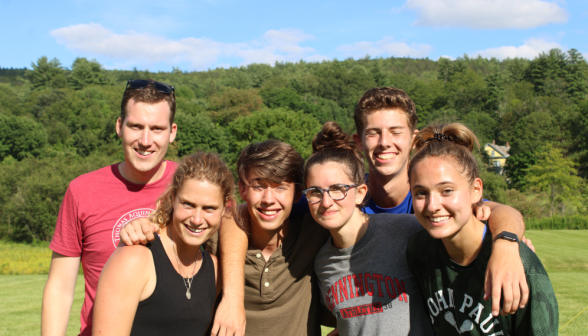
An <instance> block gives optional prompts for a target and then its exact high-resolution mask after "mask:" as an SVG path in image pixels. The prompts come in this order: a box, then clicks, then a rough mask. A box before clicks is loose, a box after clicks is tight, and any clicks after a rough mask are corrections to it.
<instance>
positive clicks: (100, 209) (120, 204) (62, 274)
mask: <svg viewBox="0 0 588 336" xmlns="http://www.w3.org/2000/svg"><path fill="white" fill-rule="evenodd" d="M175 110H176V102H175V96H174V88H173V87H172V86H170V85H168V84H165V83H160V82H155V81H151V80H133V81H129V82H128V83H127V87H126V89H125V92H124V94H123V99H122V102H121V115H120V117H119V118H118V120H117V121H116V132H117V134H118V136H119V137H120V138H121V142H122V145H123V151H124V157H125V160H124V161H123V162H120V163H117V164H113V165H111V166H108V167H104V168H101V169H99V170H96V171H93V172H90V173H87V174H84V175H81V176H79V177H78V178H76V179H75V180H73V181H72V182H71V183H70V185H69V187H68V189H67V192H66V194H65V197H64V199H63V202H62V204H61V209H60V211H59V215H58V217H57V224H56V228H55V233H54V235H53V240H52V241H51V245H50V248H51V249H52V250H53V255H52V257H51V267H50V270H49V277H48V279H47V283H46V285H45V290H44V293H43V308H42V315H41V333H42V335H60V336H61V335H65V333H66V330H67V324H68V321H69V314H70V311H71V306H72V302H73V298H74V289H75V284H76V280H77V275H78V271H79V267H80V262H81V264H82V268H83V270H84V279H85V299H84V305H83V306H82V314H81V335H91V334H92V307H93V303H94V297H95V295H96V287H97V283H98V278H99V276H100V272H101V270H102V267H103V266H104V264H105V263H106V261H107V260H108V258H109V257H110V255H111V254H112V252H114V249H115V248H116V246H117V245H118V243H119V240H120V237H119V233H120V229H121V227H122V226H123V225H125V224H126V223H127V222H129V221H131V220H132V219H135V218H140V217H147V216H148V215H149V214H150V213H151V211H153V209H155V202H156V200H157V199H158V197H159V196H160V195H161V194H162V193H163V191H164V190H165V188H166V187H167V185H168V183H169V182H170V179H171V177H172V175H173V172H174V170H175V168H176V164H175V163H174V162H171V161H165V160H164V157H165V154H166V152H167V148H168V146H169V144H170V143H172V142H173V141H174V138H175V136H176V131H177V126H176V124H174V122H173V121H174V115H175Z"/></svg>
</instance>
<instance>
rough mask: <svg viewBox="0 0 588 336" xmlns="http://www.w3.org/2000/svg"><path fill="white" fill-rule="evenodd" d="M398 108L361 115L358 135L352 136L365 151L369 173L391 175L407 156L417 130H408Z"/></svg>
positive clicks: (400, 166) (394, 173) (399, 170)
mask: <svg viewBox="0 0 588 336" xmlns="http://www.w3.org/2000/svg"><path fill="white" fill-rule="evenodd" d="M406 118H407V117H406V113H404V111H402V110H401V109H388V110H380V111H376V112H373V113H370V114H368V115H366V116H365V120H364V121H365V122H364V129H363V132H362V133H361V136H360V135H358V134H355V135H354V136H353V139H354V141H355V143H356V144H357V145H358V147H359V149H360V150H362V151H363V152H364V154H365V157H366V158H367V160H368V163H369V166H370V172H371V173H376V174H378V175H380V176H393V175H396V174H398V173H400V172H402V171H404V169H406V164H407V162H408V158H409V155H410V149H411V147H410V145H411V142H412V139H413V137H414V135H415V134H416V133H417V131H411V129H410V127H409V126H408V122H407V119H406Z"/></svg>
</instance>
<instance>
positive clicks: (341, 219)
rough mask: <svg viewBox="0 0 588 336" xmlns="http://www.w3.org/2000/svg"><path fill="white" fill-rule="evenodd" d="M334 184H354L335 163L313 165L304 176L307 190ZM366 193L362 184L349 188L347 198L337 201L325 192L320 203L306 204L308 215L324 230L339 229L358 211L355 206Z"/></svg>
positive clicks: (340, 166)
mask: <svg viewBox="0 0 588 336" xmlns="http://www.w3.org/2000/svg"><path fill="white" fill-rule="evenodd" d="M335 184H346V185H353V184H354V183H353V181H352V180H351V178H350V177H349V175H347V173H346V172H345V171H344V170H343V166H342V165H341V164H340V163H337V162H326V163H323V164H315V165H313V166H312V167H311V168H310V170H309V171H308V173H307V175H306V186H307V188H311V187H318V188H321V189H328V188H329V187H330V186H332V185H335ZM366 192H367V186H366V185H365V184H362V185H360V186H358V187H354V188H350V189H349V190H348V191H347V196H346V197H345V198H344V199H342V200H338V201H334V200H333V199H332V198H331V197H330V196H329V194H328V193H326V192H325V193H324V194H323V199H322V201H320V202H318V203H315V204H312V203H308V205H309V207H310V213H311V214H312V217H313V218H314V220H316V221H317V222H318V223H319V224H320V225H321V226H322V227H324V228H325V229H328V230H337V229H340V228H341V227H343V226H344V225H345V224H346V223H347V222H348V221H349V219H350V218H351V217H352V215H353V213H354V212H355V211H359V209H358V208H357V206H358V205H359V204H361V202H362V201H363V198H364V197H365V194H366Z"/></svg>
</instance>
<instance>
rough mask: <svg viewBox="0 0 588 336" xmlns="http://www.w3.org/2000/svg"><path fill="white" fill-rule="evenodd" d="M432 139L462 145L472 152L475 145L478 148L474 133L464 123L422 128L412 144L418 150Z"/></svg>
mask: <svg viewBox="0 0 588 336" xmlns="http://www.w3.org/2000/svg"><path fill="white" fill-rule="evenodd" d="M432 141H440V142H441V143H442V142H444V141H447V142H448V143H454V144H456V145H461V146H464V147H466V148H467V149H468V151H470V152H473V151H474V148H475V147H478V148H480V144H479V142H478V139H477V138H476V135H475V134H474V133H473V132H472V131H471V130H470V129H469V128H467V127H466V126H465V125H463V124H460V123H451V124H437V125H431V126H427V127H425V128H424V129H422V130H421V131H420V132H419V133H418V134H417V136H416V137H415V139H414V143H413V146H414V148H415V149H416V150H417V151H418V150H420V149H421V148H423V147H424V146H426V145H427V144H429V143H430V142H432Z"/></svg>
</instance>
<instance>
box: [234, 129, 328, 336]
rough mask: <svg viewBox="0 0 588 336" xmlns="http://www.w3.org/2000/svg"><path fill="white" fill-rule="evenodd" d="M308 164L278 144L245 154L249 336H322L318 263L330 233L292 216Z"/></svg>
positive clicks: (241, 170) (256, 146)
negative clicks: (248, 219) (315, 273)
mask: <svg viewBox="0 0 588 336" xmlns="http://www.w3.org/2000/svg"><path fill="white" fill-rule="evenodd" d="M303 166H304V159H303V158H302V156H300V154H299V153H298V152H296V150H294V148H292V146H290V145H288V144H285V143H283V142H280V141H276V140H267V141H264V142H261V143H253V144H251V145H249V146H247V147H246V148H245V149H243V151H242V152H241V156H240V157H239V161H238V162H237V169H238V174H239V192H240V195H241V198H242V199H243V200H244V201H245V202H246V203H247V210H248V212H249V216H250V225H249V227H250V238H249V247H248V249H247V255H246V258H245V297H244V302H245V312H246V316H247V329H246V335H292V336H294V335H320V334H321V330H320V323H319V314H320V310H321V309H320V308H321V305H320V302H319V296H318V287H317V282H316V278H315V275H314V267H313V262H314V258H315V256H316V254H317V252H318V251H319V249H320V248H321V247H322V246H323V244H324V243H325V241H326V240H327V238H328V237H329V232H328V231H327V230H325V229H323V228H322V227H321V226H319V225H317V224H316V222H315V221H314V219H313V218H312V217H311V216H310V214H305V215H301V216H291V215H290V212H291V210H292V205H293V204H294V202H295V201H297V200H298V199H300V196H301V190H302V170H303Z"/></svg>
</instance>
